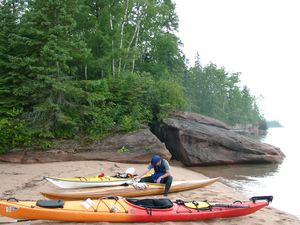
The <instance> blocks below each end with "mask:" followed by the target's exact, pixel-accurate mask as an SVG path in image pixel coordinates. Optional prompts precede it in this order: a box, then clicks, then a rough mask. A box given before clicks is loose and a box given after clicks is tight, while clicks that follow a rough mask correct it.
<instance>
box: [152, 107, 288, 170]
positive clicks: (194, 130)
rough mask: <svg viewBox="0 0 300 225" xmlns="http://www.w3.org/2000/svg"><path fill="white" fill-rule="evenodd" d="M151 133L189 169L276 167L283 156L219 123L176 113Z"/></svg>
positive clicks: (203, 117) (193, 115)
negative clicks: (272, 164)
mask: <svg viewBox="0 0 300 225" xmlns="http://www.w3.org/2000/svg"><path fill="white" fill-rule="evenodd" d="M152 131H153V132H154V133H155V134H156V135H157V136H158V137H159V139H160V140H161V141H162V142H165V144H166V146H167V148H168V149H169V150H170V152H171V153H172V156H173V157H174V158H175V159H177V160H180V161H181V162H183V163H184V164H185V165H186V166H204V165H224V164H235V163H275V162H281V161H282V160H283V159H284V157H285V156H284V154H283V153H282V152H281V150H280V149H279V148H277V147H275V146H272V145H269V144H266V143H261V142H259V141H256V140H254V139H251V138H248V137H246V136H242V135H240V134H238V133H235V132H233V131H231V130H230V129H229V127H228V126H227V125H226V124H225V123H223V122H221V121H218V120H215V119H212V118H209V117H206V116H202V115H199V114H194V113H188V112H177V113H174V114H173V115H172V116H171V117H169V118H167V119H165V120H164V121H163V123H162V124H160V125H158V126H155V127H154V128H153V129H152Z"/></svg>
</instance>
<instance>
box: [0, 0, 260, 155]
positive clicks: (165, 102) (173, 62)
mask: <svg viewBox="0 0 300 225" xmlns="http://www.w3.org/2000/svg"><path fill="white" fill-rule="evenodd" d="M175 7H176V4H175V3H174V2H173V1H172V0H48V1H44V0H1V1H0V153H6V152H9V151H11V150H13V149H14V148H17V147H27V146H39V147H40V148H42V149H47V148H49V147H51V141H52V140H54V139H74V140H78V141H79V142H82V141H83V140H90V141H93V140H99V139H102V138H105V137H107V136H109V135H111V134H113V133H117V132H130V131H133V130H136V129H139V128H141V127H143V126H149V125H150V124H151V123H152V122H153V121H160V120H162V119H163V118H166V117H167V116H168V115H169V114H170V113H171V112H173V111H176V110H184V111H190V112H195V113H200V114H203V115H207V116H210V117H213V118H216V119H220V120H222V121H224V122H226V123H228V124H229V125H235V124H249V123H251V124H264V123H265V118H264V116H263V115H262V114H261V112H260V110H259V108H258V106H257V100H256V98H255V97H254V96H252V95H251V93H250V90H249V88H248V87H247V86H242V85H241V82H240V78H239V77H240V73H238V72H237V73H229V72H227V71H226V68H223V67H219V66H218V65H215V64H214V63H210V64H208V65H202V63H201V61H200V56H199V54H197V55H196V56H195V64H194V65H193V66H188V63H187V62H188V60H187V59H186V58H185V55H184V53H183V52H182V50H181V47H182V46H183V44H184V43H182V41H181V40H180V39H179V38H178V36H177V31H178V26H179V19H180V18H178V16H177V14H176V12H175ZM195 29H196V28H195Z"/></svg>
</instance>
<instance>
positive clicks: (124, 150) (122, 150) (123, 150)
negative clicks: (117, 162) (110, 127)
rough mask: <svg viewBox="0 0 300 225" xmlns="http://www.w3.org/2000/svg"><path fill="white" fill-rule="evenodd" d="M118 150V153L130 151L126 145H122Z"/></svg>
mask: <svg viewBox="0 0 300 225" xmlns="http://www.w3.org/2000/svg"><path fill="white" fill-rule="evenodd" d="M117 152H118V153H126V152H129V149H128V148H126V147H125V146H122V148H120V149H118V151H117Z"/></svg>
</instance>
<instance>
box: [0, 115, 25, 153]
mask: <svg viewBox="0 0 300 225" xmlns="http://www.w3.org/2000/svg"><path fill="white" fill-rule="evenodd" d="M30 144H31V136H30V132H28V129H27V127H26V123H25V121H22V120H19V119H0V154H1V153H6V152H9V151H10V150H11V149H12V148H14V147H17V146H27V145H30Z"/></svg>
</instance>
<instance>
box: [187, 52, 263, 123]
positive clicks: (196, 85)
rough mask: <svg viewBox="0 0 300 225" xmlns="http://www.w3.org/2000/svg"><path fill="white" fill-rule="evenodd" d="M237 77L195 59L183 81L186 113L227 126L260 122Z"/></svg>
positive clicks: (247, 94)
mask: <svg viewBox="0 0 300 225" xmlns="http://www.w3.org/2000/svg"><path fill="white" fill-rule="evenodd" d="M239 75H240V74H239V73H232V74H229V73H228V72H226V71H225V69H224V68H218V67H217V66H216V65H215V64H212V63H210V64H209V65H206V66H204V67H202V66H201V64H200V62H199V58H198V61H196V63H195V66H194V67H192V68H191V69H190V71H189V73H187V74H186V76H185V77H184V80H183V85H184V87H185V94H186V96H187V98H188V100H189V101H190V110H191V111H193V112H197V113H200V114H204V115H207V116H210V117H214V118H217V119H220V120H223V121H225V122H227V123H229V124H231V125H234V124H237V123H242V124H246V123H249V124H254V123H259V122H260V121H262V120H263V116H262V115H261V114H260V112H259V109H258V107H257V104H256V99H255V97H254V96H252V95H251V94H250V90H249V89H248V88H247V87H246V86H244V87H243V88H242V89H241V88H240V84H239V82H240V80H239Z"/></svg>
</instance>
